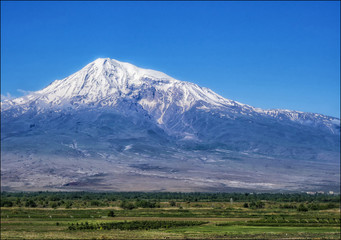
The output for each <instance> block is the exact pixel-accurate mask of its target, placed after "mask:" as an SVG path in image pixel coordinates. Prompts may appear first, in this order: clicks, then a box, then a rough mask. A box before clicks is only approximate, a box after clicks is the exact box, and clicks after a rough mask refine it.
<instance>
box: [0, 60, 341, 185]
mask: <svg viewBox="0 0 341 240" xmlns="http://www.w3.org/2000/svg"><path fill="white" fill-rule="evenodd" d="M1 118H2V124H1V130H2V133H1V142H2V157H3V158H2V159H3V165H4V166H5V167H4V169H2V170H3V173H4V172H5V174H3V176H2V177H3V178H4V177H5V182H6V181H7V183H8V184H7V185H8V187H12V188H13V186H14V185H15V184H14V185H13V179H12V178H11V177H9V179H7V180H6V176H7V175H6V173H8V174H10V173H11V174H12V176H13V172H12V171H13V169H12V165H11V164H13V162H15V161H22V162H25V163H26V164H27V162H28V160H27V159H30V160H31V161H33V162H34V161H37V159H41V163H42V164H43V165H44V164H47V162H49V160H50V159H52V158H54V159H60V158H63V159H69V161H68V163H70V164H71V163H75V162H77V161H78V160H80V159H81V160H82V161H81V162H82V164H81V165H84V166H83V168H84V169H86V170H80V169H77V170H76V168H77V167H70V173H69V174H68V175H67V176H64V177H61V179H62V180H55V181H52V182H51V184H50V185H51V186H52V187H51V188H56V187H57V186H59V187H61V186H64V187H65V186H69V185H70V182H71V183H72V182H79V179H80V177H79V176H78V175H80V176H83V177H85V178H86V177H89V176H93V173H92V172H91V171H90V172H89V169H90V168H91V167H89V166H90V165H91V164H90V163H92V161H104V160H105V161H106V163H110V164H111V165H110V164H109V165H110V166H109V167H108V168H106V169H102V168H100V170H98V171H97V172H96V173H95V175H96V174H106V173H107V171H108V169H115V168H117V166H119V165H120V164H121V165H122V164H123V165H122V166H121V167H122V168H123V169H125V171H128V170H127V169H130V170H131V169H134V170H132V171H133V172H134V174H137V175H138V176H144V175H145V173H146V172H148V174H154V175H155V176H157V177H166V178H169V179H172V180H169V181H175V182H179V181H180V182H186V181H187V182H190V181H194V180H193V179H196V180H195V181H199V182H200V181H202V182H204V183H205V184H204V186H205V187H202V186H201V187H202V188H203V189H206V188H212V189H214V188H216V185H217V184H218V185H219V184H220V185H219V186H221V188H224V186H225V187H226V188H228V187H234V188H236V187H237V188H249V189H254V188H255V187H257V186H258V185H252V184H255V183H254V182H253V181H246V182H243V181H236V180H231V177H228V176H225V177H221V179H220V178H219V179H220V180H218V179H215V178H216V177H212V176H211V175H212V174H213V173H217V174H218V173H219V174H222V173H224V174H226V172H225V171H227V170H228V172H229V173H228V174H230V173H231V174H232V173H234V174H232V175H234V176H237V178H240V177H242V176H243V175H245V174H246V173H247V172H248V170H247V169H248V168H249V167H250V162H252V161H255V160H256V159H257V160H259V161H258V162H259V163H260V165H264V164H263V162H262V161H264V159H268V160H269V159H271V161H270V160H269V161H270V162H269V163H267V166H273V167H274V168H275V169H277V171H279V170H281V169H280V167H279V166H278V164H279V162H281V161H282V160H283V161H284V160H286V162H287V163H288V162H290V161H294V163H295V162H297V161H301V162H300V164H303V163H305V162H306V161H314V162H316V164H317V163H318V164H321V163H324V164H327V163H328V164H332V165H333V168H334V170H335V166H334V165H335V164H336V168H339V164H338V163H337V162H338V160H339V157H340V155H339V149H340V147H339V144H340V119H337V118H333V117H328V116H324V115H321V114H314V113H304V112H298V111H290V110H262V109H259V108H254V107H252V106H249V105H246V104H242V103H239V102H236V101H232V100H229V99H226V98H223V97H222V96H219V95H218V94H216V93H214V92H213V91H212V90H210V89H208V88H203V87H199V86H198V85H196V84H193V83H189V82H183V81H179V80H176V79H174V78H172V77H170V76H168V75H166V74H164V73H162V72H158V71H154V70H148V69H142V68H138V67H136V66H134V65H132V64H129V63H124V62H119V61H117V60H113V59H109V58H105V59H102V58H101V59H97V60H95V61H94V62H92V63H90V64H88V65H87V66H85V67H84V68H83V69H81V70H80V71H78V72H76V73H74V74H72V75H71V76H69V77H67V78H65V79H62V80H56V81H54V82H52V83H51V84H50V85H49V86H47V87H46V88H44V89H42V90H40V91H37V92H33V93H31V94H28V95H26V96H23V97H20V98H16V99H13V100H6V101H3V102H1ZM19 159H21V160H19ZM71 159H73V160H71ZM75 159H77V160H75ZM90 159H92V160H91V161H90ZM94 159H95V160H94ZM118 159H119V163H118ZM236 159H238V161H243V162H244V163H243V164H241V163H236ZM250 159H251V160H250ZM268 160H267V161H268ZM141 161H142V162H143V163H140V162H141ZM192 161H194V163H195V164H194V165H193V162H192ZM231 161H232V162H231ZM7 162H8V163H9V164H6V163H7ZM60 162H62V161H61V160H60ZM179 162H181V164H185V165H186V164H187V165H186V166H183V168H179V169H176V168H174V166H177V165H176V164H178V163H179ZM209 163H210V164H209ZM217 163H219V164H217ZM196 164H198V166H196V167H195V165H196ZM201 164H205V168H208V169H209V171H208V172H207V171H204V173H203V174H200V176H201V177H203V179H206V180H198V179H201V178H198V174H192V173H189V172H193V171H194V172H196V169H198V168H200V166H201ZM207 164H209V165H210V166H209V167H208V165H207ZM221 164H222V166H221ZM226 164H228V165H230V166H234V165H235V166H237V165H238V166H239V165H240V166H239V168H241V169H239V170H238V171H240V172H239V173H238V174H235V172H236V171H237V170H236V169H235V168H233V169H230V168H229V167H226ZM56 165H58V164H56ZM71 165H72V164H71ZM154 165H155V166H154ZM7 166H8V167H7ZM39 166H40V165H39ZM48 166H50V165H48ZM48 166H46V167H44V168H42V169H40V168H39V167H38V169H35V168H33V169H30V170H32V171H33V172H34V174H35V175H37V174H38V175H39V176H41V175H44V176H46V171H47V170H46V169H49V168H50V167H48ZM141 166H142V167H141ZM264 166H265V165H264ZM6 167H7V168H6ZM191 167H192V168H191ZM201 167H202V166H201ZM224 167H225V168H224ZM292 167H293V169H295V166H292ZM314 167H315V166H312V169H317V168H314ZM2 168H3V167H2ZM173 168H174V169H176V170H174V169H173ZM243 168H244V170H243ZM25 169H26V168H25V167H23V170H25ZM39 169H40V170H39ZM136 169H137V170H136ZM160 169H161V170H160ZM162 169H163V170H164V171H163V170H162ZM169 169H173V170H169ZM185 169H186V171H185V172H187V175H186V174H184V173H183V172H184V170H185ZM229 169H230V170H229ZM278 169H279V170H278ZM130 170H129V171H130ZM329 170H330V169H329V168H328V171H329ZM77 171H78V172H80V173H79V174H78V175H77V174H76V175H77V176H78V177H77V176H76V175H75V173H77ZM129 171H128V172H129ZM136 171H137V172H136ZM141 171H142V173H141ZM169 171H171V173H170V172H169ZM172 171H173V172H172ZM174 171H175V172H177V173H178V175H179V176H180V180H179V177H174V174H175V172H174ZM291 171H292V172H295V171H294V170H291ZM53 172H58V171H56V170H54V171H53ZM82 172H84V173H82ZM123 172H124V171H123ZM160 172H161V173H160ZM164 172H166V173H164ZM260 172H261V173H262V174H267V173H268V170H266V169H262V170H260ZM285 172H286V171H285ZM308 172H309V173H310V174H311V171H308ZM143 173H144V174H143ZM32 174H33V173H32ZM34 174H33V175H34ZM58 174H60V173H55V174H53V175H54V176H55V177H60V175H58ZM82 174H83V175H82ZM84 174H85V175H84ZM89 174H90V175H89ZM91 174H92V175H91ZM219 174H218V175H219ZM224 174H222V176H223V175H224ZM17 175H20V174H19V173H14V176H17ZM50 175H51V174H50ZM50 175H49V176H50ZM72 175H73V177H71V176H72ZM213 175H214V176H215V174H213ZM322 175H323V176H324V177H325V175H324V174H322ZM334 175H335V174H334ZM336 175H337V173H336ZM336 175H335V176H336ZM170 176H172V177H170ZM193 176H194V178H193ZM335 176H333V179H334V178H335ZM329 177H330V176H329ZM73 178H74V179H73ZM212 178H214V179H215V180H212V181H211V180H210V181H208V182H209V183H207V179H212ZM234 178H236V177H232V179H234ZM244 178H245V176H244ZM251 178H253V177H251ZM19 179H20V178H19ZM34 179H35V180H32V181H33V182H35V183H36V178H34ZM186 179H187V180H186ZM190 179H192V180H190ZM323 180H325V179H323ZM22 181H23V180H21V181H19V183H17V185H18V184H19V185H20V183H21V182H22ZM106 181H107V182H108V181H109V180H108V179H106ZM224 181H227V182H224ZM231 181H232V182H233V181H235V182H236V183H233V184H232V183H231ZM109 182H110V181H109ZM332 182H333V184H334V185H335V179H334V180H333V181H332ZM222 184H223V185H222ZM269 184H270V185H271V184H275V183H272V180H270V181H269ZM337 184H339V183H338V182H337V181H336V185H337ZM7 185H6V186H7ZM33 185H34V184H33ZM80 185H82V184H80ZM83 185H84V184H83ZM151 185H152V184H151ZM166 185H167V187H165V189H167V190H170V189H171V187H169V186H170V185H172V184H170V183H167V184H166ZM168 185H169V186H168ZM206 185H207V186H206ZM320 185H321V183H320ZM322 185H323V184H322ZM44 186H45V185H44ZM91 186H92V185H91V184H90V187H89V188H92V187H91ZM172 186H173V185H172ZM259 186H262V187H259V188H265V189H266V188H269V189H281V188H284V187H283V186H279V185H278V186H272V185H271V186H270V187H265V186H268V185H267V184H265V183H260V184H259ZM201 187H200V189H201ZM40 188H42V186H41V187H40ZM40 188H39V189H40ZM299 188H302V186H300V187H298V186H297V187H296V189H299ZM113 189H115V188H113ZM118 189H120V190H122V189H121V188H118ZM146 189H149V188H148V187H147V188H146ZM193 189H198V188H197V187H192V188H191V187H189V190H193ZM291 189H295V187H291ZM141 190H145V189H141Z"/></svg>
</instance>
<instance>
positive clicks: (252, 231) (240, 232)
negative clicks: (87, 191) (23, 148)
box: [1, 198, 340, 239]
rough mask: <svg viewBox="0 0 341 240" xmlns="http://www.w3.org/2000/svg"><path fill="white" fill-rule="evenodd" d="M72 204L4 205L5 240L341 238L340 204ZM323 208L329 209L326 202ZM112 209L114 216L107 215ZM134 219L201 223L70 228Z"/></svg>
mask: <svg viewBox="0 0 341 240" xmlns="http://www.w3.org/2000/svg"><path fill="white" fill-rule="evenodd" d="M7 199H10V198H7ZM26 201H27V199H26ZM70 201H71V202H72V201H74V203H73V204H71V206H70V204H69V205H68V206H67V207H65V206H63V205H61V206H58V207H54V208H51V207H49V206H45V207H40V206H39V204H38V205H37V206H35V207H26V206H25V205H24V206H16V205H15V204H14V205H13V206H11V207H2V208H1V239H340V208H339V203H336V205H334V206H336V207H330V205H329V208H327V209H324V210H321V209H317V210H313V209H311V208H314V207H311V206H310V205H309V203H303V204H304V205H305V206H310V209H303V210H300V211H299V210H298V209H299V205H300V204H302V202H301V203H297V202H290V204H288V203H287V202H278V201H269V200H266V201H265V200H263V201H261V202H262V204H261V206H260V207H259V208H257V207H253V208H250V207H245V202H244V201H243V202H233V203H230V202H229V201H215V202H212V201H204V200H200V201H198V202H190V201H174V200H173V201H163V200H158V202H157V205H156V207H155V206H153V207H152V208H148V207H144V208H142V207H137V206H135V208H133V209H124V208H122V206H125V205H122V202H123V201H122V200H117V199H116V200H113V201H107V202H106V203H105V206H92V205H91V204H90V200H89V201H88V203H89V204H83V203H80V202H79V204H77V203H76V202H75V201H76V200H70ZM77 201H80V200H77ZM129 201H130V202H131V203H132V204H134V203H136V200H128V202H129ZM248 204H249V205H250V202H249V203H248ZM100 205H101V204H100ZM75 206H76V207H75ZM319 206H320V208H325V207H324V206H327V203H319ZM321 206H322V207H321ZM110 211H113V213H114V216H113V217H109V216H108V214H109V212H110ZM109 215H110V214H109ZM133 221H141V222H142V221H151V223H152V222H158V221H169V222H172V221H183V222H197V223H198V222H201V223H200V224H198V225H195V224H193V225H192V226H175V227H172V226H171V225H170V226H169V227H168V228H164V227H163V228H159V229H149V230H145V229H139V230H120V229H111V230H103V229H93V230H91V229H73V230H72V229H70V226H71V225H72V226H80V225H81V224H85V223H86V224H89V225H91V226H92V225H93V226H95V225H96V226H97V225H98V226H99V225H100V224H103V223H112V222H128V223H129V222H133ZM128 227H129V224H128Z"/></svg>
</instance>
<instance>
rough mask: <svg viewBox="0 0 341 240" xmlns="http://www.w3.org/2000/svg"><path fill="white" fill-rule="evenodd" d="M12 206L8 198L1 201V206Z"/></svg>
mask: <svg viewBox="0 0 341 240" xmlns="http://www.w3.org/2000/svg"><path fill="white" fill-rule="evenodd" d="M12 206H13V203H12V201H9V200H4V201H1V207H12Z"/></svg>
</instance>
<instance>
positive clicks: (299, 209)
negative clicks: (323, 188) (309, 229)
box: [297, 203, 308, 212]
mask: <svg viewBox="0 0 341 240" xmlns="http://www.w3.org/2000/svg"><path fill="white" fill-rule="evenodd" d="M297 211H299V212H307V211H308V208H307V207H306V206H305V205H304V204H303V203H301V204H300V205H299V206H298V208H297Z"/></svg>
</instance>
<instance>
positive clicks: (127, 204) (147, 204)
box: [120, 199, 160, 210]
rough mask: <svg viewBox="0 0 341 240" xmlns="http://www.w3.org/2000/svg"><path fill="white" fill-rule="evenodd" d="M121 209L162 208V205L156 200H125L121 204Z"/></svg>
mask: <svg viewBox="0 0 341 240" xmlns="http://www.w3.org/2000/svg"><path fill="white" fill-rule="evenodd" d="M120 207H121V208H123V209H128V210H131V209H134V208H160V203H159V202H157V201H155V200H151V201H149V200H140V199H137V200H136V201H134V202H132V201H127V200H123V201H122V202H121V204H120Z"/></svg>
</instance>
